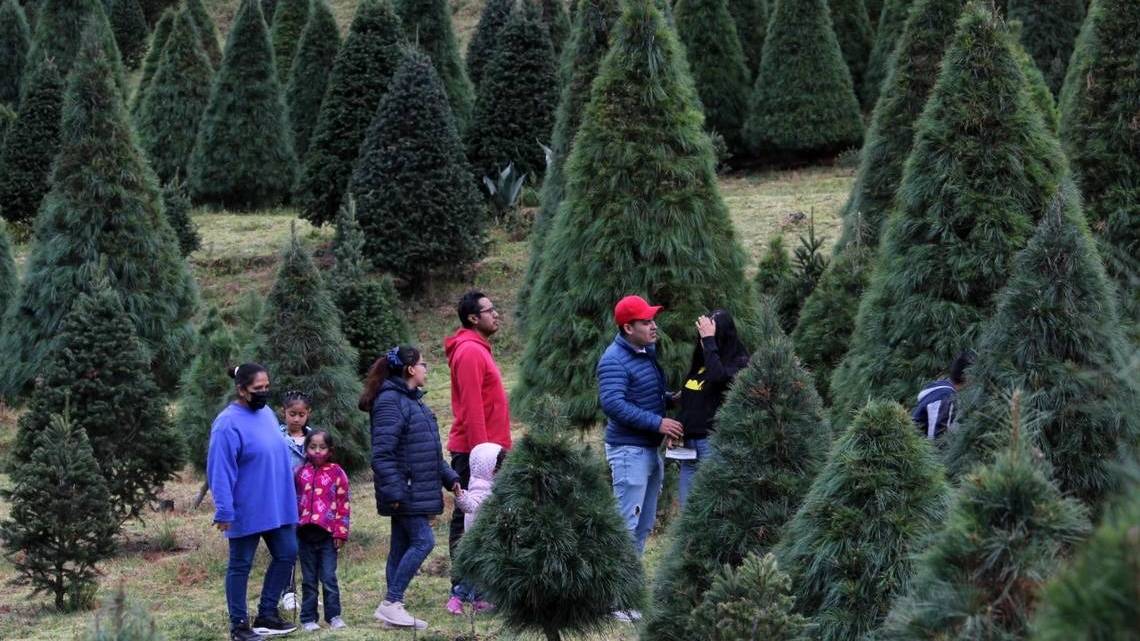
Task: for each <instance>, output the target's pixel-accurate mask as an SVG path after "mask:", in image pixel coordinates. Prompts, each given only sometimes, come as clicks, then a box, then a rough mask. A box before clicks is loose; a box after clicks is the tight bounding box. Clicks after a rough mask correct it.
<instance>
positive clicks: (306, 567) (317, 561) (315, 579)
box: [298, 537, 340, 623]
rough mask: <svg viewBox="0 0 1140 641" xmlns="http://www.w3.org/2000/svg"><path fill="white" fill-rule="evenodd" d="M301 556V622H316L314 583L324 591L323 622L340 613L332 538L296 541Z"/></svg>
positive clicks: (315, 586) (335, 552) (334, 547)
mask: <svg viewBox="0 0 1140 641" xmlns="http://www.w3.org/2000/svg"><path fill="white" fill-rule="evenodd" d="M298 553H299V554H298V556H300V558H301V623H316V622H317V621H318V620H319V619H320V618H321V617H320V615H319V614H318V612H317V586H318V584H319V585H320V588H321V589H323V591H324V593H325V621H332V620H333V617H338V616H340V585H339V584H338V583H337V581H336V555H337V549H336V546H335V545H333V539H332V537H329V538H327V539H325V540H324V541H321V542H320V543H308V542H306V541H301V542H300V543H299V544H298Z"/></svg>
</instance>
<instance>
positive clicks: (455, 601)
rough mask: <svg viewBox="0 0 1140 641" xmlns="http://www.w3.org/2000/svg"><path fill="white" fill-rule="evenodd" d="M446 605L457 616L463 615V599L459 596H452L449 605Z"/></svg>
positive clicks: (448, 601)
mask: <svg viewBox="0 0 1140 641" xmlns="http://www.w3.org/2000/svg"><path fill="white" fill-rule="evenodd" d="M445 607H446V608H447V611H448V612H450V613H452V614H453V615H455V616H457V617H458V616H463V601H461V600H460V599H459V597H457V596H452V597H451V598H450V599H448V600H447V605H446V606H445Z"/></svg>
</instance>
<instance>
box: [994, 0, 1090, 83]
mask: <svg viewBox="0 0 1140 641" xmlns="http://www.w3.org/2000/svg"><path fill="white" fill-rule="evenodd" d="M1005 15H1006V17H1007V18H1009V19H1010V20H1011V21H1012V20H1018V21H1020V22H1021V25H1022V29H1021V41H1022V42H1023V43H1025V48H1026V49H1027V50H1028V51H1029V54H1030V55H1031V56H1033V59H1034V60H1035V61H1036V62H1037V67H1038V68H1039V69H1040V70H1041V73H1043V74H1045V80H1046V83H1047V84H1048V85H1049V89H1051V90H1052V91H1053V93H1054V94H1057V93H1060V91H1061V85H1062V84H1063V83H1064V81H1065V71H1066V70H1067V69H1068V66H1069V58H1070V57H1072V53H1073V42H1074V41H1075V40H1076V39H1077V33H1078V32H1079V31H1080V30H1081V23H1082V22H1084V19H1085V1H1084V0H1044V1H1043V0H1006V12H1005Z"/></svg>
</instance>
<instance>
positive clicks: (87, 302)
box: [12, 268, 185, 523]
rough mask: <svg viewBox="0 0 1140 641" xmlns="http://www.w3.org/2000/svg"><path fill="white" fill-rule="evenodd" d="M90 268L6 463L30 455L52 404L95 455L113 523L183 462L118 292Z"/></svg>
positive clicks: (137, 508) (135, 512)
mask: <svg viewBox="0 0 1140 641" xmlns="http://www.w3.org/2000/svg"><path fill="white" fill-rule="evenodd" d="M114 276H115V275H114V274H112V273H110V272H106V273H102V272H101V269H99V268H97V269H96V271H95V274H94V282H93V283H91V284H90V285H89V287H90V292H83V293H80V294H79V296H78V299H77V300H76V301H75V303H74V305H73V306H72V308H71V311H70V312H68V314H67V316H65V317H64V320H63V322H62V324H61V325H60V330H59V337H58V343H59V348H58V349H57V350H56V351H55V352H54V353H53V354H52V355H51V356H50V357H49V360H48V361H47V363H45V364H43V366H42V371H41V377H42V381H41V384H40V385H39V386H38V387H37V388H36V390H35V392H33V394H32V396H31V400H30V402H29V408H28V412H27V413H26V414H24V416H22V417H21V418H20V432H19V434H18V436H17V439H16V444H15V446H14V447H13V448H12V454H13V460H16V461H19V460H24V459H27V458H29V457H31V456H32V455H33V451H34V450H35V443H36V436H37V435H38V434H41V433H44V432H45V431H48V429H49V426H50V425H51V422H52V420H53V419H52V415H53V414H54V413H55V412H58V411H59V410H60V408H62V407H67V406H69V404H70V406H71V407H73V408H74V409H73V410H72V413H71V418H72V420H73V421H74V422H75V426H76V428H77V429H82V430H83V431H84V432H85V433H86V434H87V437H88V438H89V439H91V447H92V449H93V450H94V452H95V457H96V460H98V461H99V466H100V468H101V471H102V475H103V478H104V479H106V482H107V491H108V492H109V493H110V496H111V511H112V512H113V513H114V514H115V518H116V520H115V523H121V522H122V521H125V520H126V519H129V518H133V517H138V516H139V514H140V513H141V511H142V509H143V508H145V507H146V506H147V505H148V503H149V502H150V501H151V500H153V499H154V498H155V496H156V495H157V493H158V491H159V490H160V489H161V488H162V485H163V484H164V483H166V482H167V481H170V480H171V479H173V478H174V475H175V474H177V473H178V470H179V469H180V468H181V467H182V464H183V463H184V462H185V459H184V457H185V453H184V451H183V448H182V438H181V436H180V435H179V434H178V433H177V432H175V431H174V426H173V424H172V423H171V421H170V417H169V416H168V415H167V413H166V406H165V404H164V403H163V402H162V399H161V395H160V392H159V389H158V386H157V384H156V382H155V380H154V378H153V377H152V376H151V374H150V372H149V371H148V370H149V368H148V367H147V364H148V363H147V355H146V352H145V351H144V350H143V348H142V345H141V343H140V342H139V340H138V337H137V335H136V334H135V328H134V325H133V323H132V321H131V318H130V317H129V316H128V315H127V311H126V310H125V309H124V308H123V305H122V303H121V302H120V300H119V295H118V294H117V293H116V292H115V291H114V289H112V288H111V286H110V283H109V279H111V278H113V277H114Z"/></svg>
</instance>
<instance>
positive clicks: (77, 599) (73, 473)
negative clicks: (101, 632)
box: [0, 406, 119, 610]
mask: <svg viewBox="0 0 1140 641" xmlns="http://www.w3.org/2000/svg"><path fill="white" fill-rule="evenodd" d="M63 410H64V414H63V415H62V416H60V415H55V416H53V417H52V419H51V422H50V424H49V425H48V426H47V428H46V429H45V430H44V431H43V432H42V433H40V434H38V435H36V438H35V447H34V448H32V451H31V454H30V455H29V456H28V457H27V458H26V459H23V460H17V461H16V462H15V463H16V464H15V465H13V466H12V468H11V483H10V488H11V489H8V490H3V491H0V497H3V498H4V500H5V502H7V503H8V505H9V506H10V511H9V513H8V518H7V519H6V520H5V521H4V522H2V523H0V540H2V541H3V543H4V547H5V548H6V549H7V555H6V556H7V557H8V560H9V561H10V562H11V563H12V565H13V567H14V568H15V570H16V572H17V577H16V579H15V582H16V583H17V584H18V585H30V586H32V589H33V590H34V593H35V594H40V593H44V592H46V593H49V594H51V595H52V596H53V597H54V599H55V607H56V608H57V609H59V610H78V609H80V608H82V607H84V606H86V605H87V604H88V603H89V602H90V600H91V597H92V595H93V594H94V591H95V585H96V582H97V580H98V577H99V574H100V572H99V571H98V569H97V567H96V566H97V565H98V564H99V563H100V562H101V561H104V560H106V559H108V558H110V557H111V555H112V554H113V553H114V551H115V534H116V533H117V532H118V529H119V524H118V521H116V520H115V517H114V515H113V514H112V513H111V497H110V495H109V494H108V492H107V484H106V482H105V481H104V480H103V476H102V474H101V472H100V469H99V464H98V463H97V462H96V458H95V454H94V453H93V452H92V450H91V444H90V443H89V442H88V440H87V435H86V434H85V433H84V432H83V429H82V428H79V427H76V426H75V425H74V424H73V423H72V421H71V420H70V419H69V418H68V416H67V413H66V406H63Z"/></svg>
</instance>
